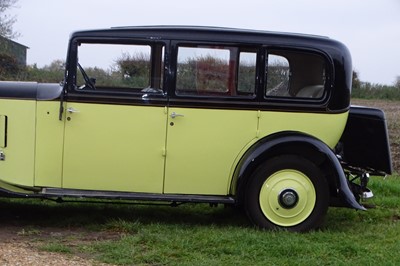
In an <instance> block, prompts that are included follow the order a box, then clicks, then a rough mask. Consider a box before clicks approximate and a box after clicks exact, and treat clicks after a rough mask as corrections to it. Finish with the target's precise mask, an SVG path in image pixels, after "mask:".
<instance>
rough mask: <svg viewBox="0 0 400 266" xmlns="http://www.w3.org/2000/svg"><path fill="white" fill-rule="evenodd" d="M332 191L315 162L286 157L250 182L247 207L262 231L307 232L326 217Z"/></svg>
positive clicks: (271, 163)
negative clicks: (279, 229) (275, 229)
mask: <svg viewBox="0 0 400 266" xmlns="http://www.w3.org/2000/svg"><path fill="white" fill-rule="evenodd" d="M328 203H329V188H328V185H327V182H326V180H325V178H324V176H323V174H322V172H321V171H320V169H319V168H318V167H317V166H316V165H315V164H314V163H312V162H311V161H309V160H307V159H305V158H303V157H300V156H297V155H285V156H279V157H275V158H272V159H270V160H268V161H266V162H265V163H263V164H262V165H261V166H260V167H258V168H257V170H256V171H255V172H254V174H253V175H252V177H251V179H250V180H249V183H248V186H247V190H246V198H245V207H246V212H247V214H248V216H249V218H250V219H251V220H252V221H253V222H254V224H255V225H257V226H259V227H261V228H268V229H274V228H286V229H288V230H292V231H307V230H310V229H313V228H316V227H317V226H318V225H319V224H320V222H321V221H322V218H323V217H324V216H325V214H326V211H327V209H328Z"/></svg>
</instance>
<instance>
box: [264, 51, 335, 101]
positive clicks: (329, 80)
mask: <svg viewBox="0 0 400 266" xmlns="http://www.w3.org/2000/svg"><path fill="white" fill-rule="evenodd" d="M276 51H282V52H289V53H300V54H311V55H314V56H319V57H321V58H322V59H323V60H324V63H325V83H324V91H323V94H322V96H321V97H320V98H311V97H310V98H306V97H295V96H288V97H284V96H268V95H267V93H266V92H267V88H266V85H267V75H268V73H267V68H268V61H267V60H268V55H269V54H273V55H276V54H274V52H276ZM263 53H264V57H265V60H264V66H263V68H264V70H263V73H264V74H263V84H262V96H261V99H262V101H263V102H269V103H272V104H273V105H279V104H282V106H286V105H287V104H292V105H303V104H304V105H305V106H309V107H313V106H318V107H321V106H322V105H325V104H327V103H328V102H329V97H330V94H331V93H332V87H333V84H334V77H335V73H334V64H333V60H332V58H331V57H330V56H329V55H328V54H327V53H325V52H324V51H322V50H318V49H313V48H305V47H297V46H295V47H293V46H284V45H282V46H276V45H274V46H265V47H264V52H263ZM287 60H288V62H289V68H291V66H290V60H289V59H288V58H287ZM289 82H290V79H289Z"/></svg>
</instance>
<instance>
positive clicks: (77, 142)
mask: <svg viewBox="0 0 400 266" xmlns="http://www.w3.org/2000/svg"><path fill="white" fill-rule="evenodd" d="M351 80H352V64H351V57H350V54H349V51H348V49H347V48H346V47H345V46H344V45H343V44H341V43H340V42H337V41H335V40H332V39H329V38H326V37H319V36H309V35H300V34H287V33H273V32H265V31H253V30H240V29H227V28H214V27H187V26H179V27H177V26H148V27H125V28H111V29H104V30H92V31H79V32H75V33H73V34H72V35H71V38H70V42H69V48H68V54H67V60H66V71H65V79H64V81H63V82H62V83H60V84H41V83H36V82H0V193H1V195H2V196H5V197H24V198H26V197H32V198H50V199H51V198H52V199H60V200H62V199H63V198H65V197H67V198H68V197H83V198H101V199H114V200H115V199H124V200H132V202H133V203H134V202H135V201H167V202H171V203H175V204H176V203H184V202H202V203H211V204H217V203H222V204H232V205H237V206H239V207H241V208H244V210H245V211H246V213H247V215H248V216H249V218H250V220H251V221H252V222H253V223H254V224H255V225H257V226H258V227H260V228H285V229H288V230H292V231H306V230H309V229H312V228H315V227H317V226H318V225H319V224H320V223H321V221H322V218H323V217H324V215H325V213H326V211H327V208H328V206H343V207H350V208H354V209H365V208H364V207H363V206H362V205H361V204H360V199H361V198H365V197H369V196H371V195H372V192H371V191H370V190H369V189H368V188H367V183H368V177H369V174H373V175H385V174H390V173H391V172H392V164H391V157H390V152H389V148H388V135H387V129H386V122H385V117H384V114H383V112H382V111H380V110H377V109H371V108H366V107H353V106H350V92H351ZM356 181H357V182H356Z"/></svg>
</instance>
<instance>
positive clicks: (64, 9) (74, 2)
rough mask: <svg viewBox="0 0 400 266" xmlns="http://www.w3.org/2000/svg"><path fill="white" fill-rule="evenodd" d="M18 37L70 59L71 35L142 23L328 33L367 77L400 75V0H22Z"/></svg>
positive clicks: (34, 52) (389, 80)
mask: <svg viewBox="0 0 400 266" xmlns="http://www.w3.org/2000/svg"><path fill="white" fill-rule="evenodd" d="M9 13H11V14H13V15H15V16H16V18H17V22H16V24H15V25H14V29H15V30H16V31H18V32H19V33H20V34H21V37H19V38H18V39H17V40H16V41H17V42H20V43H22V44H24V45H26V46H28V47H29V48H30V49H29V50H28V64H33V63H37V64H38V66H43V65H46V64H50V63H51V62H52V61H53V60H55V59H65V56H66V50H67V42H68V38H69V35H70V33H71V32H73V31H76V30H81V29H96V28H109V27H113V26H137V25H205V26H224V27H235V28H245V29H258V30H269V31H284V32H297V33H309V34H317V35H324V36H328V37H330V38H333V39H336V40H339V41H341V42H343V43H344V44H346V45H347V46H348V48H349V49H350V52H351V53H352V57H353V67H354V69H355V70H356V71H358V72H359V74H360V78H361V80H363V81H368V82H372V83H382V84H393V82H394V81H395V78H396V76H399V75H400V0H370V1H365V0H334V1H330V0H325V1H321V0H280V1H278V0H274V1H272V0H244V1H234V0H198V1H189V0H186V1H183V0H182V1H177V0H169V1H166V0H152V1H151V0H142V1H134V0H131V1H130V0H112V1H100V0H19V1H18V3H17V8H13V9H11V10H9Z"/></svg>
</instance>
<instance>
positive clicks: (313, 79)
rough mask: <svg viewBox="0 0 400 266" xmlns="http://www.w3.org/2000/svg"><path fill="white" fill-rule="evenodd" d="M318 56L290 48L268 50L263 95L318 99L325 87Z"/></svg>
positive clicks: (321, 60) (323, 73) (323, 66)
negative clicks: (289, 49) (285, 49)
mask: <svg viewBox="0 0 400 266" xmlns="http://www.w3.org/2000/svg"><path fill="white" fill-rule="evenodd" d="M325 65H326V64H325V60H324V58H323V57H322V56H320V55H316V54H312V53H305V52H294V51H277V52H270V53H269V54H268V56H267V69H266V75H267V82H266V88H265V95H266V96H267V97H296V98H312V99H321V98H322V97H323V95H324V89H325V81H326V80H325V79H326V70H325Z"/></svg>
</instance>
